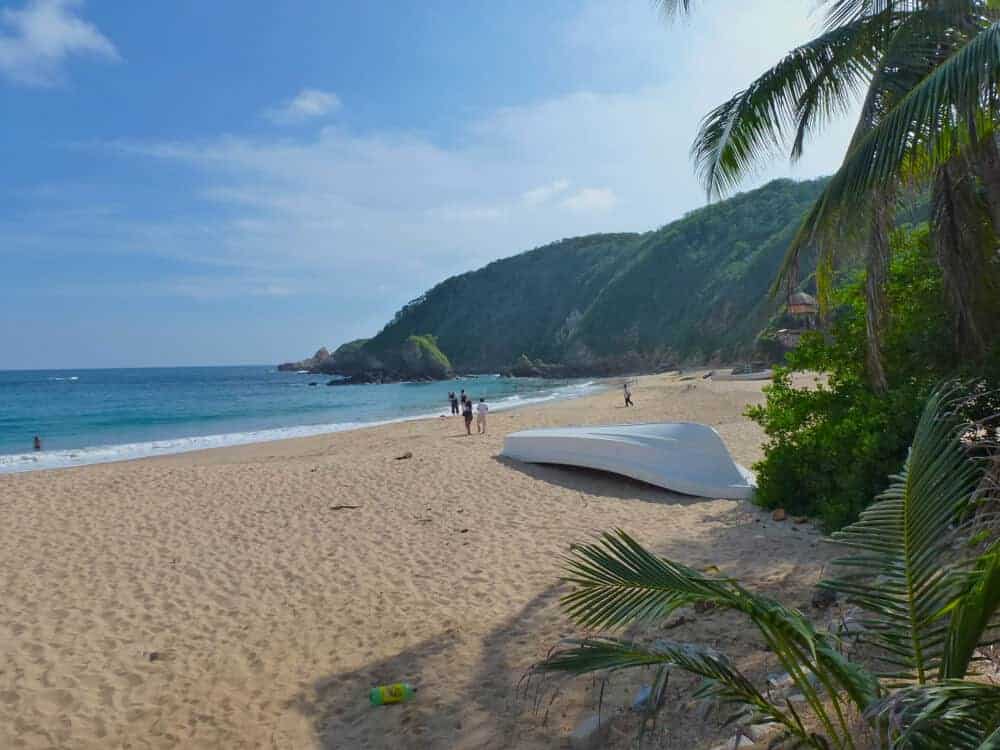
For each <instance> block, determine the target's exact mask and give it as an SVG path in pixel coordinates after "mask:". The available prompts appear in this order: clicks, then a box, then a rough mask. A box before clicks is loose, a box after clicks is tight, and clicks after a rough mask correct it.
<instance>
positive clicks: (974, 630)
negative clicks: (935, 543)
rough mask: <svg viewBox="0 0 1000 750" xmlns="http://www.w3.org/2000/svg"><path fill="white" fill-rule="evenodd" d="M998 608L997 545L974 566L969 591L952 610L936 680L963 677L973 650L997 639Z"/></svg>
mask: <svg viewBox="0 0 1000 750" xmlns="http://www.w3.org/2000/svg"><path fill="white" fill-rule="evenodd" d="M998 607H1000V543H994V545H993V546H992V547H991V549H989V550H988V551H987V552H986V553H985V554H983V555H982V556H980V557H979V559H978V560H976V562H975V567H974V568H973V570H972V573H971V574H970V578H969V587H968V589H967V590H966V592H965V593H964V594H963V595H962V597H961V599H959V600H958V601H957V602H956V603H955V605H954V607H953V608H951V612H950V615H951V617H950V619H949V622H948V637H947V640H946V641H945V645H944V653H943V654H942V659H941V668H940V676H941V677H942V678H957V677H963V676H965V674H966V672H967V671H968V669H969V665H970V664H971V662H972V659H973V656H974V654H975V651H976V648H978V647H979V646H981V645H983V643H984V641H990V642H992V641H994V640H996V638H997V635H998V633H997V625H998V623H997V609H998Z"/></svg>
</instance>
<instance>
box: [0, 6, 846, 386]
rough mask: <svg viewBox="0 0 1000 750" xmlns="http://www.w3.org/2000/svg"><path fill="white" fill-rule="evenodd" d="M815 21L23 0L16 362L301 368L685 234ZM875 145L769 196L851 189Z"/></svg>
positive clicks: (2, 361) (9, 318)
mask: <svg viewBox="0 0 1000 750" xmlns="http://www.w3.org/2000/svg"><path fill="white" fill-rule="evenodd" d="M813 5H814V4H813V3H811V2H806V1H805V0H802V2H798V1H795V2H793V1H792V0H753V1H752V2H747V3H740V4H736V3H732V2H712V3H703V4H702V5H701V8H700V12H699V13H698V14H697V15H696V16H695V17H694V18H693V19H691V20H687V21H684V22H680V23H677V22H675V23H667V22H665V21H664V20H663V19H662V18H661V17H660V16H659V15H658V14H657V13H656V12H655V10H653V8H652V6H651V4H650V2H649V1H648V0H608V1H607V2H598V1H596V0H547V1H546V2H541V3H540V2H536V1H532V0H506V1H503V0H498V1H489V2H487V0H481V1H480V0H476V1H473V2H459V0H450V1H448V2H445V1H444V0H415V1H414V2H408V1H405V0H394V2H372V3H368V2H346V1H345V2H330V0H315V1H312V0H289V2H286V3H273V2H254V1H253V0H241V1H240V2H234V1H229V0H213V1H212V2H204V0H199V1H198V2H195V1H194V0H169V1H168V0H149V1H148V2H141V3H123V2H119V1H118V0H88V1H87V2H81V1H79V0H29V1H28V2H25V1H24V0H17V1H15V2H7V1H6V0H0V112H2V114H3V117H2V124H0V128H2V130H0V132H2V138H0V164H3V167H4V168H3V170H0V264H2V269H3V271H2V273H0V369H6V368H50V367H51V368H55V367H67V368H72V367H102V366H106V367H115V366H154V365H173V364H178V365H180V364H230V363H261V362H274V361H280V360H283V359H291V358H298V357H301V356H305V355H307V354H309V353H311V352H312V351H313V350H315V349H316V348H317V347H319V346H320V345H327V346H335V345H337V344H339V343H342V342H343V341H346V340H349V339H352V338H356V337H359V336H367V335H371V334H373V333H375V332H376V331H377V330H378V329H379V328H380V327H381V325H382V324H383V323H384V322H385V321H386V320H388V319H389V318H390V317H391V316H392V314H393V312H394V311H395V310H396V309H398V308H399V307H400V306H401V305H402V304H404V303H405V302H406V301H407V300H409V299H412V298H413V297H415V296H417V295H419V294H420V293H421V292H422V291H424V290H425V289H427V288H429V287H430V286H432V285H433V284H435V283H437V282H438V281H441V280H443V279H444V278H446V277H447V276H450V275H452V274H455V273H460V272H463V271H466V270H470V269H473V268H477V267H479V266H481V265H483V264H484V263H486V262H489V261H490V260H493V259H495V258H499V257H503V256H507V255H512V254H514V253H517V252H520V251H522V250H526V249H529V248H531V247H534V246H537V245H540V244H545V243H547V242H550V241H553V240H557V239H560V238H562V237H568V236H574V235H579V234H586V233H590V232H597V231H623V230H628V231H639V230H645V229H650V228H654V227H656V226H659V225H662V224H664V223H666V222H667V221H669V220H671V219H674V218H677V217H679V216H681V215H683V213H685V212H686V211H689V210H691V209H692V208H696V207H698V206H700V205H703V204H704V195H703V193H702V191H701V189H700V188H699V186H698V184H697V182H696V180H695V178H694V176H693V174H692V170H691V165H690V161H689V158H688V149H689V147H690V143H691V140H692V137H693V135H694V132H695V129H696V127H697V123H698V120H699V118H700V116H701V115H702V114H703V113H704V112H706V111H707V110H708V109H709V108H711V107H712V106H713V105H715V104H717V103H719V102H720V101H722V100H723V99H725V98H727V97H728V96H729V95H731V94H732V93H733V92H734V91H736V90H737V89H738V88H740V87H741V86H743V85H745V84H746V83H747V82H748V81H749V80H750V79H751V78H752V77H753V76H754V75H756V74H757V73H759V72H760V71H761V70H763V69H764V68H765V67H766V66H767V65H768V64H769V63H771V62H773V61H775V60H776V59H777V58H778V57H779V56H780V55H781V54H782V53H783V52H785V51H787V49H789V48H790V47H792V46H794V45H795V44H797V43H800V42H802V41H804V40H805V39H807V38H808V36H809V35H810V34H811V33H812V32H813V31H815V25H816V22H817V19H816V18H814V17H811V16H810V15H809V9H810V8H812V7H813ZM734 6H738V7H735V8H734ZM848 132H849V128H848V122H847V121H845V122H842V123H835V124H834V125H833V126H831V128H830V129H829V130H828V132H826V133H824V134H823V135H822V136H820V137H818V138H817V139H815V140H814V142H813V143H812V144H811V146H810V149H809V153H808V154H807V157H806V158H805V159H803V161H802V162H800V163H799V164H797V165H796V166H795V167H794V168H790V167H789V166H788V165H786V164H780V163H779V164H775V165H774V167H773V168H769V169H768V170H767V171H766V172H764V173H762V174H760V175H759V176H758V177H757V178H756V179H755V180H753V181H750V182H748V183H747V185H746V187H748V188H749V187H753V186H755V185H756V184H759V183H760V182H762V181H764V180H767V179H770V178H773V177H776V176H793V177H797V178H804V177H811V176H815V175H819V174H826V173H829V172H830V171H832V170H833V169H834V168H835V167H836V165H837V163H838V162H839V158H840V156H841V154H842V153H843V146H844V143H846V139H847V136H848ZM470 335H475V332H470Z"/></svg>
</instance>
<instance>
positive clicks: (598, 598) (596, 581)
mask: <svg viewBox="0 0 1000 750" xmlns="http://www.w3.org/2000/svg"><path fill="white" fill-rule="evenodd" d="M566 570H567V575H566V577H565V580H566V581H568V582H569V583H572V584H574V585H575V588H574V590H573V591H572V592H570V593H569V594H567V595H566V596H564V597H563V599H562V603H563V606H564V608H565V610H566V611H567V613H568V614H569V615H570V616H571V617H572V618H573V619H574V620H575V621H576V622H577V623H578V624H580V625H582V626H584V627H587V628H622V627H626V626H629V625H632V624H635V623H641V622H649V621H655V620H660V619H662V618H665V617H666V616H668V615H669V614H670V613H671V612H673V611H674V610H676V609H677V608H678V607H681V606H686V605H690V604H694V603H696V602H711V603H713V604H715V605H716V606H718V607H721V608H726V609H732V610H735V611H738V612H741V613H743V614H744V615H746V616H747V617H748V618H749V619H750V620H751V621H752V622H753V623H754V624H755V625H756V626H757V628H758V629H759V630H760V632H761V634H762V635H763V637H764V639H765V641H766V642H767V644H768V647H769V648H770V649H771V651H772V652H773V653H774V654H775V655H776V656H777V658H778V660H779V661H780V662H781V664H782V666H783V667H784V668H785V669H786V670H787V671H788V673H789V674H790V675H791V677H792V679H793V681H794V682H795V684H796V687H797V688H798V689H799V691H800V692H801V693H802V694H803V695H804V696H805V697H806V701H807V703H808V704H809V706H810V708H811V709H812V710H813V711H814V713H815V714H816V715H817V717H818V718H819V719H820V721H821V723H823V724H824V726H825V728H826V730H827V731H828V732H829V733H830V734H831V735H833V736H838V735H841V734H844V735H846V734H847V728H846V726H843V724H844V719H843V713H842V711H841V706H840V701H841V700H842V697H843V694H845V693H846V694H847V695H848V696H849V697H850V699H851V700H852V701H854V702H855V703H856V704H857V705H860V706H865V705H867V704H868V703H869V702H870V701H871V700H873V699H874V698H875V697H876V696H877V695H878V694H879V686H878V683H877V681H876V680H875V679H874V677H872V675H870V674H869V673H868V672H867V671H865V670H863V669H860V668H858V667H856V666H855V665H852V664H851V663H850V662H848V661H847V660H846V659H845V658H844V657H843V655H842V654H841V653H840V652H839V651H838V649H837V648H836V646H837V644H836V642H835V641H834V640H833V639H832V638H831V637H830V636H828V635H825V634H822V633H819V632H817V631H816V630H815V629H814V627H813V626H812V624H811V623H810V622H809V620H808V619H807V618H806V617H805V616H804V615H802V613H801V612H798V611H796V610H794V609H790V608H788V607H785V606H784V605H782V604H781V603H779V602H777V601H775V600H773V599H769V598H767V597H763V596H759V595H756V594H753V593H751V592H749V591H747V590H746V589H744V588H743V587H741V586H739V585H738V584H737V583H735V582H734V581H733V580H731V579H729V578H725V577H720V576H708V575H705V574H703V573H701V572H699V571H696V570H694V569H692V568H690V567H687V566H685V565H682V564H680V563H677V562H674V561H671V560H666V559H664V558H661V557H658V556H656V555H654V554H652V553H651V552H649V551H648V550H646V549H645V548H643V547H642V545H640V544H639V543H638V542H636V541H635V540H634V539H632V538H631V537H630V536H629V535H628V534H626V533H625V532H624V531H620V530H619V531H618V532H616V533H614V534H604V535H602V537H601V538H600V540H599V541H598V542H597V543H594V544H586V545H574V547H573V548H572V553H571V556H570V557H569V558H568V560H567V562H566ZM816 682H818V683H819V687H818V688H817V685H816V684H815V683H816ZM820 690H823V691H825V693H826V698H827V699H829V701H830V703H831V705H832V707H833V713H834V715H833V716H830V715H829V713H828V711H827V708H826V706H825V705H824V698H823V697H822V696H821V695H820V692H819V691H820ZM835 724H841V725H842V726H841V728H839V729H838V728H837V727H836V726H835Z"/></svg>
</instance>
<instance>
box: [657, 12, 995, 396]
mask: <svg viewBox="0 0 1000 750" xmlns="http://www.w3.org/2000/svg"><path fill="white" fill-rule="evenodd" d="M658 4H659V6H660V7H661V8H662V9H663V10H664V11H665V12H667V13H675V12H684V11H688V10H690V9H691V7H692V5H693V3H692V2H691V0H658ZM823 5H824V6H825V7H826V14H825V20H824V26H823V31H822V33H821V34H820V36H818V37H817V38H816V39H814V40H812V41H810V42H808V43H806V44H804V45H802V46H801V47H798V48H796V49H794V50H792V51H791V52H790V53H788V55H786V56H785V57H784V58H783V59H782V60H781V61H780V62H779V63H778V64H777V65H775V66H774V67H773V68H771V69H770V70H768V71H766V72H765V73H764V74H763V75H761V76H760V77H759V78H757V79H756V80H755V81H753V82H752V83H751V84H750V85H749V86H747V87H746V88H745V89H744V90H742V91H740V92H738V93H737V94H736V95H734V96H733V97H732V98H730V99H729V100H728V101H726V102H724V103H723V104H721V105H719V106H718V107H716V108H715V109H714V110H712V111H711V112H710V113H709V114H708V115H707V116H706V117H705V118H704V120H703V123H702V126H701V129H700V131H699V133H698V136H697V139H696V141H695V144H694V147H693V149H692V153H693V156H694V159H695V163H696V168H697V171H698V173H699V175H700V176H701V179H702V181H703V182H704V184H705V187H706V190H707V192H708V195H709V198H710V199H711V198H713V197H715V196H718V195H720V194H723V193H725V192H726V191H728V190H731V189H732V188H734V187H736V186H737V185H738V184H739V183H740V182H741V181H742V180H743V179H744V178H746V177H747V176H748V175H749V174H751V173H752V172H753V171H754V169H755V168H756V167H757V166H759V165H760V164H761V163H762V162H764V161H766V160H769V159H770V158H772V157H774V156H775V155H777V154H779V153H781V152H783V151H784V150H785V149H787V148H790V158H791V159H792V160H793V161H794V160H796V159H798V158H799V157H800V156H801V154H802V152H803V150H804V148H805V143H806V141H807V140H808V138H809V136H810V135H812V134H813V133H814V132H815V131H816V130H818V129H819V128H821V127H822V126H823V125H825V124H826V123H827V122H828V121H829V120H830V119H831V118H832V117H834V116H836V115H838V114H841V113H843V112H844V111H845V110H846V109H847V108H848V107H849V106H850V104H851V102H852V100H853V99H854V97H856V96H860V95H863V103H862V107H861V113H860V117H859V119H858V122H857V125H856V128H855V132H854V135H853V137H852V140H851V143H850V145H849V147H848V152H847V156H846V157H845V161H844V166H843V167H842V168H841V170H840V171H839V172H838V176H839V175H840V174H841V172H843V171H844V168H846V167H847V166H848V164H853V165H854V166H853V167H852V169H854V170H857V169H859V167H858V164H859V163H860V162H862V161H864V160H865V159H866V158H870V157H871V155H872V149H871V148H868V146H870V145H871V144H872V143H873V139H876V138H877V137H878V136H877V135H875V134H878V133H883V132H885V130H886V123H889V122H893V123H895V125H894V127H895V133H896V135H897V136H899V141H900V142H898V143H897V144H896V145H897V146H898V147H907V146H912V145H914V143H913V141H915V140H917V139H918V136H920V135H922V134H923V133H922V131H919V130H915V129H914V121H913V119H912V117H911V118H910V119H906V118H903V117H900V116H899V112H901V111H902V112H909V111H910V109H908V108H907V107H908V103H909V102H910V101H911V93H912V92H914V91H916V90H918V89H920V87H922V86H923V85H924V84H925V83H926V82H927V81H929V80H931V79H932V77H933V76H935V75H937V73H938V70H939V68H940V67H941V66H943V65H944V64H945V63H946V62H948V61H950V59H951V58H952V57H953V56H954V55H956V54H959V53H960V52H961V51H962V50H964V49H965V48H966V47H967V46H970V45H973V43H974V42H977V41H978V40H980V36H981V35H984V34H988V33H989V31H990V29H991V28H992V26H991V22H992V21H994V20H996V17H997V15H998V11H997V10H996V9H995V8H994V7H993V5H994V3H991V2H987V1H986V0H825V2H823ZM975 47H976V49H979V50H980V53H981V54H980V56H979V57H978V58H977V62H976V63H970V64H969V65H968V67H967V68H966V69H964V70H962V71H960V75H966V76H968V75H972V72H971V68H972V67H974V66H975V65H977V64H978V65H980V66H981V65H983V64H985V61H986V58H989V56H990V55H991V54H992V55H993V56H994V57H996V58H997V59H998V60H1000V51H998V50H997V48H996V46H995V45H994V47H993V48H992V49H988V44H987V43H983V42H981V41H979V43H978V44H976V45H975ZM965 104H966V106H965V107H964V108H963V109H962V110H961V113H960V114H958V115H956V116H954V117H952V118H951V120H957V121H959V122H957V123H955V122H951V120H949V121H947V122H944V121H942V122H930V123H924V126H925V127H929V128H930V129H931V134H933V133H934V131H935V128H937V129H938V131H940V132H943V133H947V134H950V136H951V137H949V138H946V142H947V143H948V144H949V145H950V149H943V148H937V149H934V150H931V151H930V152H927V151H924V152H922V153H921V154H920V156H921V158H919V159H918V158H910V159H907V160H905V161H900V162H896V163H895V165H894V166H893V167H891V168H890V167H886V168H884V169H881V170H877V171H873V172H870V173H869V174H868V177H869V178H870V179H866V180H861V182H863V183H864V184H863V186H859V179H858V178H859V175H858V174H857V173H856V172H855V174H854V177H853V178H852V179H850V180H847V181H846V182H843V183H841V184H840V185H839V188H841V189H835V190H827V191H826V192H825V193H824V195H823V196H821V198H820V199H819V200H818V201H817V204H816V206H815V207H814V209H813V211H812V212H811V213H810V214H809V216H808V217H807V220H806V221H805V223H804V224H803V227H802V231H800V232H799V234H798V236H797V237H796V239H795V241H794V242H793V244H792V246H791V248H790V249H789V252H788V255H787V257H786V260H785V263H784V266H783V268H782V271H781V274H780V279H782V280H784V281H786V282H788V283H789V288H791V287H792V286H793V285H794V283H795V276H796V269H797V263H798V258H799V255H800V254H801V252H802V251H803V250H806V249H814V250H816V251H817V252H818V257H819V260H818V264H817V265H818V273H817V280H818V284H819V286H820V290H819V291H820V295H819V296H820V300H821V303H822V302H823V301H824V300H825V299H827V298H828V294H827V291H828V288H829V282H830V279H831V276H832V270H833V267H834V261H835V259H836V258H837V257H839V256H841V255H843V254H844V253H845V252H846V251H848V250H849V249H850V248H852V247H854V246H857V245H860V246H862V247H863V248H864V251H865V252H864V255H865V265H866V268H867V271H868V279H867V284H866V296H867V299H868V305H867V310H868V321H867V324H868V325H867V328H868V337H867V338H868V352H867V368H868V372H869V378H870V380H871V383H872V385H873V386H874V387H875V388H876V389H884V388H885V387H886V375H885V371H884V365H883V362H882V355H881V339H882V334H883V331H884V329H885V318H886V314H887V312H886V310H887V305H886V302H885V280H886V273H887V268H888V255H889V232H890V230H891V228H892V226H893V224H894V217H893V208H894V205H895V199H896V195H897V193H898V191H899V188H900V186H901V185H902V184H903V182H904V181H914V180H921V179H922V180H925V181H929V182H931V184H932V185H933V197H934V200H933V204H934V212H933V224H934V230H935V240H936V245H937V249H938V255H939V259H940V262H941V267H942V270H943V272H944V277H945V284H946V288H947V290H948V296H949V299H950V301H951V303H952V307H953V310H954V313H955V320H956V340H957V341H958V343H959V344H960V345H961V348H962V349H963V350H965V351H967V352H971V353H973V354H979V353H982V351H983V350H984V349H985V344H986V341H987V340H988V339H989V336H990V333H991V331H990V330H989V327H990V326H989V324H990V322H991V321H992V317H991V316H990V315H989V314H988V313H989V310H988V308H989V302H990V301H991V300H992V299H993V297H994V296H995V295H993V292H994V291H995V290H994V289H993V281H992V280H993V279H995V276H996V274H995V273H989V270H990V269H989V265H988V261H989V258H988V257H987V256H986V255H985V252H986V250H985V249H986V248H989V247H990V245H991V244H992V243H991V242H990V239H991V236H992V235H993V234H998V233H1000V155H998V154H997V148H996V142H995V139H994V134H993V127H992V123H993V120H994V119H995V117H994V116H993V115H994V114H996V112H995V108H992V109H991V107H992V97H987V98H986V99H980V100H973V99H969V100H967V101H966V103H965ZM911 109H912V108H911ZM911 114H912V112H911ZM946 119H947V118H946ZM945 125H947V127H944V126H945ZM956 125H957V126H961V127H964V128H965V131H963V132H962V133H959V132H958V129H957V128H956ZM960 135H965V136H966V137H959V136H960ZM907 138H909V139H910V142H909V143H908V142H907ZM943 143H944V141H943V142H942V144H943ZM880 145H884V143H883V144H880ZM880 155H881V156H883V157H886V158H890V159H891V156H892V155H891V154H888V153H883V152H880ZM852 160H853V161H852ZM836 182H837V179H836V178H835V179H834V182H833V183H831V187H835V185H834V183H836ZM980 186H984V187H985V197H984V198H981V197H980V196H979V195H978V191H979V188H980ZM776 288H777V285H776Z"/></svg>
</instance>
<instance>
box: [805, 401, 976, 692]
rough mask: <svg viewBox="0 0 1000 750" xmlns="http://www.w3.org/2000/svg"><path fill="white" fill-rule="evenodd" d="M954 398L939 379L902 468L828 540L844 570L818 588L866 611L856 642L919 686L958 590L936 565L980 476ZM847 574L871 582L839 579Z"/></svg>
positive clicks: (937, 652)
mask: <svg viewBox="0 0 1000 750" xmlns="http://www.w3.org/2000/svg"><path fill="white" fill-rule="evenodd" d="M961 394H962V390H961V388H960V387H959V386H958V385H956V384H946V385H944V386H941V387H940V388H938V389H937V390H936V391H935V392H934V393H933V394H932V395H931V396H930V398H929V399H928V402H927V405H926V406H925V408H924V411H923V414H922V416H921V418H920V421H919V423H918V425H917V430H916V435H915V437H914V440H913V445H912V447H911V448H910V454H909V457H908V458H907V460H906V464H905V465H904V467H903V470H902V471H901V472H900V474H899V475H897V476H894V477H892V478H891V480H892V481H891V484H890V486H889V488H888V489H887V490H886V491H885V492H884V493H883V494H882V495H881V496H880V497H879V499H878V501H877V502H876V503H874V504H873V505H871V506H870V507H869V508H868V509H866V510H865V511H863V512H862V513H861V517H860V518H859V520H858V521H857V522H855V523H854V524H852V525H850V526H848V527H847V528H845V529H843V530H841V531H839V532H837V533H835V534H833V536H832V540H833V541H834V542H836V543H838V544H841V545H844V546H847V547H850V548H851V549H852V556H851V557H846V558H841V559H839V560H836V561H835V565H836V566H837V568H838V569H839V570H841V571H844V572H845V574H844V575H843V576H842V577H840V578H837V579H835V580H832V581H825V582H824V584H823V585H825V586H827V587H828V588H831V589H834V590H835V591H838V592H840V593H842V594H844V595H845V597H846V598H847V599H848V600H849V601H851V602H853V603H855V604H857V605H860V606H861V607H862V608H863V609H864V610H866V612H867V615H868V619H867V620H866V621H865V623H864V624H865V625H866V630H865V634H864V638H865V639H866V640H868V641H869V642H871V643H872V644H873V645H875V646H877V647H879V648H880V649H881V650H882V651H883V652H884V653H883V656H882V657H881V658H882V660H883V662H885V665H886V675H887V676H894V677H899V678H911V677H915V678H916V679H918V680H919V681H920V682H924V681H925V680H926V679H927V676H928V674H929V672H930V671H931V670H936V669H937V668H938V667H939V665H940V664H941V661H942V658H943V653H944V650H945V644H946V642H947V638H948V623H947V620H946V619H944V618H941V617H940V613H941V612H942V610H944V609H945V608H947V607H948V606H949V604H950V603H952V602H953V601H954V599H955V598H956V597H957V596H958V595H959V594H960V593H961V590H962V587H963V582H962V579H961V577H960V576H956V575H953V574H952V573H951V572H950V570H949V569H948V568H947V567H946V566H944V565H943V562H944V560H945V554H946V553H947V552H948V551H949V550H950V547H949V541H950V540H951V538H952V534H951V533H950V532H951V530H952V526H953V524H954V523H955V522H956V521H957V520H958V519H959V517H960V515H961V514H962V513H963V512H964V511H965V510H966V509H967V508H968V506H969V503H970V500H971V499H972V497H973V494H974V492H975V489H976V485H977V481H978V477H979V473H980V472H979V467H978V466H977V465H976V463H975V462H973V461H971V460H970V458H969V456H968V455H967V454H966V452H965V450H964V449H963V447H962V445H961V443H960V439H959V438H960V434H961V431H962V428H963V426H964V424H965V423H964V421H963V420H962V418H961V417H960V416H959V415H958V414H957V412H956V407H957V405H958V403H959V401H960V399H961ZM856 571H860V572H861V573H862V574H864V575H866V576H869V577H876V578H875V579H874V580H870V579H858V578H857V577H856V575H855V576H852V577H848V575H847V573H852V572H856Z"/></svg>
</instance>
